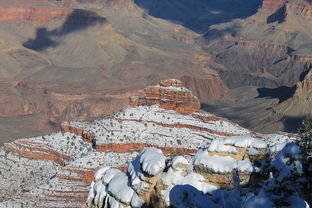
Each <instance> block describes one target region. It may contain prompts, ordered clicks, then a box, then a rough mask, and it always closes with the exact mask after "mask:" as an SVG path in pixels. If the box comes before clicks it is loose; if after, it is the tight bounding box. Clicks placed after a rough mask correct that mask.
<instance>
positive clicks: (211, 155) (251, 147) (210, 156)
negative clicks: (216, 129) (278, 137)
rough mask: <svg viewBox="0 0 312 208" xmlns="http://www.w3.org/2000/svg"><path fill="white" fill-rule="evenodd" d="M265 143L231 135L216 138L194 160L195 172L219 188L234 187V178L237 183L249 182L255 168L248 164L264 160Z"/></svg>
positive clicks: (249, 137) (248, 137) (251, 138)
mask: <svg viewBox="0 0 312 208" xmlns="http://www.w3.org/2000/svg"><path fill="white" fill-rule="evenodd" d="M266 147H267V143H266V142H264V141H262V140H260V139H256V138H253V137H251V136H233V137H229V138H224V139H216V140H213V141H212V142H211V144H210V145H209V146H208V147H207V148H206V149H202V150H199V151H198V152H197V154H196V156H195V157H194V161H193V165H194V171H195V172H197V173H200V174H202V175H203V176H204V177H205V178H206V180H207V182H209V183H212V184H215V185H217V186H219V187H222V188H231V187H233V186H234V183H235V181H234V178H235V177H238V178H239V181H240V182H239V184H240V185H245V184H247V183H248V182H249V180H250V176H251V173H252V172H255V171H256V170H257V169H256V168H254V167H253V166H252V163H251V161H255V160H260V159H263V158H264V157H265V153H266Z"/></svg>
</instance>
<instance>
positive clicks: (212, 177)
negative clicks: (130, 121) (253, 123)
mask: <svg viewBox="0 0 312 208" xmlns="http://www.w3.org/2000/svg"><path fill="white" fill-rule="evenodd" d="M270 142H272V141H267V142H266V141H264V140H260V139H256V138H253V137H250V136H241V137H231V138H227V139H220V140H214V141H213V142H212V143H211V144H210V145H209V146H208V147H207V148H205V149H202V150H199V151H198V153H197V154H196V155H195V156H194V158H193V162H192V163H193V166H191V164H190V159H191V158H189V157H187V158H186V157H183V156H175V157H173V158H167V157H165V156H164V155H163V154H162V151H161V150H159V149H156V148H145V149H143V150H142V151H141V153H140V154H139V155H138V156H137V157H136V158H135V159H134V160H133V161H132V162H131V163H129V166H128V170H127V173H126V174H125V173H122V172H120V171H119V170H117V169H114V168H110V167H108V166H104V167H101V168H100V169H99V170H98V171H97V172H96V173H95V174H94V180H93V182H92V183H91V187H90V192H89V196H88V200H87V202H88V207H89V208H93V207H133V208H134V207H146V206H147V207H155V208H163V207H196V208H199V207H200V208H202V207H222V206H225V205H230V204H232V205H235V206H238V204H240V203H241V204H242V207H250V206H251V205H248V206H247V205H246V204H245V201H248V200H250V198H248V197H247V196H246V195H245V194H241V192H240V191H239V190H240V188H239V187H240V186H244V187H245V188H246V187H248V188H247V189H246V191H247V190H248V191H247V192H249V191H250V190H252V189H253V186H254V185H255V184H254V181H252V179H251V175H252V174H253V179H255V178H257V177H256V176H255V175H256V174H258V178H257V180H258V181H262V182H263V180H270V179H264V178H265V177H267V176H265V174H267V172H268V171H270V170H267V168H268V167H269V168H273V169H274V168H277V172H275V173H274V174H275V176H273V174H272V173H270V178H271V179H273V177H279V176H280V174H281V172H283V171H282V169H283V168H284V166H285V164H284V165H282V167H279V165H278V164H279V163H280V162H281V161H279V160H280V159H281V158H283V159H286V158H285V157H292V156H293V158H294V160H295V161H296V162H294V163H292V164H287V168H290V169H292V170H293V171H296V170H295V169H296V168H299V169H300V164H297V165H294V164H296V163H297V162H299V161H300V156H299V155H298V146H296V145H295V144H293V143H291V142H290V140H289V138H288V139H286V142H281V143H279V142H277V143H274V144H272V143H271V144H270ZM275 142H276V141H275ZM290 149H292V150H293V153H292V156H289V155H288V156H286V155H287V154H289V150H290ZM272 153H274V155H273V154H272ZM211 154H212V155H213V156H211ZM220 154H222V155H220ZM233 156H234V157H235V158H237V160H236V159H234V157H233ZM251 157H253V159H252V160H250V159H251ZM263 159H266V160H263ZM286 160H287V159H286ZM265 161H270V162H269V163H268V164H265V163H266V162H265ZM261 164H262V165H261ZM295 166H296V167H295ZM291 167H292V168H291ZM288 172H289V169H287V170H285V171H284V173H288ZM298 172H300V170H298ZM282 177H283V176H282ZM285 177H286V176H285ZM286 178H287V177H286ZM262 182H260V184H261V185H262V188H263V191H267V193H270V191H272V185H271V184H263V183H262ZM271 182H273V181H271ZM284 191H286V190H281V192H284ZM260 193H261V192H260ZM247 195H248V194H247ZM268 197H270V196H268ZM275 197H276V196H275ZM270 200H272V202H273V201H274V202H275V203H277V204H278V200H275V199H274V197H272V198H271V199H270ZM301 200H302V199H301ZM233 201H235V202H233ZM251 201H252V200H251ZM267 201H269V199H266V201H265V202H262V204H263V203H267ZM220 204H222V205H220Z"/></svg>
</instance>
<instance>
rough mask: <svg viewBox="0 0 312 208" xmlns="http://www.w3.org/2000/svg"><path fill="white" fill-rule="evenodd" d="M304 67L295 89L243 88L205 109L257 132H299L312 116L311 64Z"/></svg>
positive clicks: (206, 106)
mask: <svg viewBox="0 0 312 208" xmlns="http://www.w3.org/2000/svg"><path fill="white" fill-rule="evenodd" d="M304 68H305V71H304V72H303V75H302V78H301V79H302V80H300V81H298V83H297V84H296V85H294V86H292V87H279V88H256V87H253V88H252V87H241V88H237V89H234V90H231V91H230V92H228V93H227V94H225V98H226V99H224V100H219V101H211V102H207V103H206V104H205V105H203V108H204V109H206V110H208V111H212V112H214V113H216V114H217V115H219V116H223V117H226V118H230V119H233V120H235V121H236V122H238V123H239V124H240V125H242V126H244V127H247V128H252V129H253V130H255V131H261V132H266V133H272V132H275V131H276V130H277V129H281V130H284V131H287V132H296V131H297V129H298V128H299V127H300V124H301V121H302V120H303V119H304V118H306V117H309V116H311V115H312V112H311V89H312V88H311V65H310V64H308V65H305V67H304ZM255 112H257V113H256V114H255Z"/></svg>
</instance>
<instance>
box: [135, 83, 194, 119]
mask: <svg viewBox="0 0 312 208" xmlns="http://www.w3.org/2000/svg"><path fill="white" fill-rule="evenodd" d="M181 86H182V82H181V81H178V80H166V81H161V82H160V86H153V87H147V88H145V89H144V96H133V97H130V106H132V107H137V106H145V105H156V104H158V105H160V106H161V107H162V108H164V109H166V110H175V111H177V112H179V113H181V114H190V113H193V112H196V111H198V110H199V109H200V103H199V101H198V99H197V97H195V96H194V95H193V94H192V92H191V91H189V90H187V89H185V88H182V87H181Z"/></svg>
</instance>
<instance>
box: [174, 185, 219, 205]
mask: <svg viewBox="0 0 312 208" xmlns="http://www.w3.org/2000/svg"><path fill="white" fill-rule="evenodd" d="M169 198H170V203H171V204H170V207H177V208H178V207H179V208H187V207H211V205H212V204H214V203H213V202H212V201H211V199H210V197H209V196H207V195H205V194H204V193H203V192H202V191H199V190H198V189H196V188H195V187H193V186H191V185H176V186H174V187H173V188H172V189H171V191H170V194H169Z"/></svg>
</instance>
